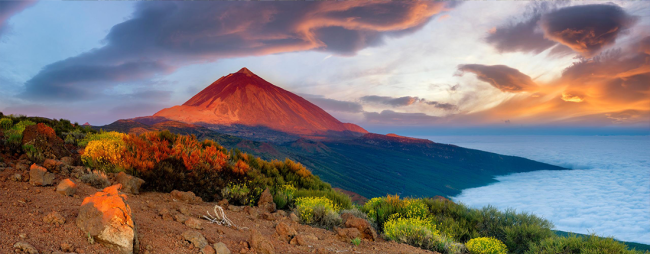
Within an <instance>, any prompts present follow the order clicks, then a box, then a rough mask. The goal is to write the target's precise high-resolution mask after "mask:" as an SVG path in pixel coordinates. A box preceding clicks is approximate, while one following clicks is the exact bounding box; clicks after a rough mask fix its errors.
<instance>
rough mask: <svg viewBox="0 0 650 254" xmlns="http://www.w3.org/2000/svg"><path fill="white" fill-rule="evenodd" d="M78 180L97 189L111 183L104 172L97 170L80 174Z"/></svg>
mask: <svg viewBox="0 0 650 254" xmlns="http://www.w3.org/2000/svg"><path fill="white" fill-rule="evenodd" d="M79 180H81V181H82V182H84V183H87V184H89V185H91V186H93V187H95V188H97V189H103V188H106V187H108V186H110V185H111V182H110V181H108V177H106V174H104V172H101V171H98V170H93V171H92V172H91V173H88V174H85V175H83V176H81V178H79Z"/></svg>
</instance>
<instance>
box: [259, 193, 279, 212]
mask: <svg viewBox="0 0 650 254" xmlns="http://www.w3.org/2000/svg"><path fill="white" fill-rule="evenodd" d="M257 206H258V207H260V208H261V209H262V211H266V212H269V213H272V212H275V210H276V206H275V203H274V202H273V195H271V191H270V190H269V188H266V190H264V192H262V195H261V196H260V200H259V201H257Z"/></svg>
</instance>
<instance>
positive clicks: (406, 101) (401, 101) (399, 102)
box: [359, 95, 420, 107]
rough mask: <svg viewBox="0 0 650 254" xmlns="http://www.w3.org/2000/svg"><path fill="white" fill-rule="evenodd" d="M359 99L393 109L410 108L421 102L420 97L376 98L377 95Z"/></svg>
mask: <svg viewBox="0 0 650 254" xmlns="http://www.w3.org/2000/svg"><path fill="white" fill-rule="evenodd" d="M359 99H360V100H361V101H362V102H366V103H376V104H383V105H388V106H391V107H401V106H408V105H412V104H413V103H416V102H418V101H419V100H420V99H419V98H418V97H412V96H404V97H389V96H376V95H368V96H363V97H361V98H359Z"/></svg>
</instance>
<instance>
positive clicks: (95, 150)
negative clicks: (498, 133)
mask: <svg viewBox="0 0 650 254" xmlns="http://www.w3.org/2000/svg"><path fill="white" fill-rule="evenodd" d="M35 124H45V125H47V126H50V127H52V128H53V129H54V130H55V132H56V135H57V136H58V137H59V138H61V139H62V140H64V141H65V144H66V146H70V148H72V150H74V151H76V150H77V148H83V149H81V150H82V151H83V152H82V153H81V155H80V156H81V161H82V163H83V164H84V165H85V166H87V167H88V168H91V169H92V170H91V171H88V170H87V171H86V174H83V175H82V176H81V177H80V180H81V181H83V182H85V183H87V184H89V185H92V186H95V187H96V188H103V187H106V186H108V185H110V181H109V180H108V177H107V174H108V173H114V172H126V173H128V174H131V175H134V176H137V177H140V178H142V179H144V180H145V181H146V183H145V184H144V185H143V186H142V187H143V189H144V190H150V191H159V192H170V191H172V190H181V191H192V192H194V193H195V194H196V195H198V196H200V197H202V198H203V200H206V201H213V200H220V199H223V198H225V199H228V200H229V202H230V203H231V204H236V205H249V206H253V205H255V204H256V203H257V200H258V199H259V197H260V195H261V193H262V192H263V191H264V190H265V189H267V188H268V189H269V190H271V192H272V195H273V200H274V202H275V203H276V205H277V207H278V208H279V209H291V210H293V211H294V212H295V213H296V214H297V215H298V217H299V219H300V221H301V222H302V223H305V224H309V225H313V226H317V227H322V228H327V229H332V228H334V227H337V226H341V224H342V218H341V217H342V216H341V215H343V214H351V215H353V216H355V217H358V218H361V219H366V220H368V221H369V222H370V224H371V225H372V226H373V227H375V229H376V230H377V231H378V233H380V234H381V235H383V236H384V237H385V238H386V239H389V240H392V241H396V242H401V243H406V244H410V245H413V246H417V247H420V248H423V249H428V250H433V251H437V252H440V253H453V254H456V253H470V254H487V253H489V254H502V253H516V254H533V253H542V254H544V253H548V254H550V253H576V254H577V253H623V254H628V253H629V254H634V253H641V252H640V251H635V250H630V249H628V247H627V246H626V245H625V244H623V243H621V242H618V241H616V240H614V239H612V238H600V237H597V236H594V235H592V236H577V235H569V236H568V237H561V236H557V235H556V234H555V233H554V232H553V231H552V230H551V229H552V228H553V225H552V224H551V222H549V221H548V220H545V219H543V218H540V217H537V216H535V215H532V214H528V213H517V212H516V211H515V210H505V211H500V210H498V209H496V208H495V207H491V206H488V207H484V208H481V209H474V208H469V207H467V206H465V205H463V204H457V203H454V202H451V201H449V200H446V199H444V198H400V197H399V196H393V195H388V196H386V197H377V198H372V199H371V200H369V201H368V202H367V203H366V204H365V205H363V206H358V205H355V204H353V203H352V201H351V200H350V197H349V196H347V195H346V194H344V193H341V192H338V191H335V190H333V189H332V188H331V186H330V185H329V184H328V183H325V182H323V181H322V180H320V178H319V177H318V176H315V175H313V174H312V173H311V172H310V171H309V170H307V168H306V167H304V166H303V165H302V164H300V163H296V162H294V161H292V160H289V159H286V160H284V161H279V160H271V161H267V160H263V159H261V158H259V157H254V156H251V155H249V154H246V153H242V152H240V151H238V150H236V149H235V150H228V149H226V148H224V147H223V146H221V145H219V144H218V143H216V142H214V141H211V140H199V139H197V138H196V137H195V136H193V135H178V134H174V133H171V132H169V131H162V132H146V133H143V134H140V135H135V134H124V133H118V132H103V131H100V132H97V131H94V130H92V129H90V128H89V127H84V126H79V125H78V124H76V123H75V124H72V123H70V122H69V121H67V120H63V119H61V120H50V119H45V118H34V117H25V116H13V115H10V116H4V115H3V114H2V113H0V143H1V144H2V145H3V151H2V152H4V153H5V154H14V153H18V154H25V155H26V157H27V158H28V159H29V160H31V161H34V162H37V161H42V160H43V159H44V157H43V154H42V153H41V151H39V149H38V148H37V147H36V146H34V145H32V144H22V143H21V142H22V139H23V132H24V130H25V128H26V127H27V126H30V125H35ZM59 142H60V141H59ZM5 156H7V155H2V156H0V161H1V160H2V159H3V158H4V157H5ZM346 217H349V216H348V215H346ZM351 243H352V244H353V245H359V244H361V240H360V239H359V238H355V239H352V240H351ZM646 253H649V252H646Z"/></svg>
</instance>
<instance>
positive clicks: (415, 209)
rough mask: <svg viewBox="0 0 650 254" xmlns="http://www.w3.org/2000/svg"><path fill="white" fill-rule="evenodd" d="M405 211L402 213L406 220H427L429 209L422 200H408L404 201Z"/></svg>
mask: <svg viewBox="0 0 650 254" xmlns="http://www.w3.org/2000/svg"><path fill="white" fill-rule="evenodd" d="M402 206H403V209H402V211H401V212H400V213H401V214H402V216H404V217H406V218H423V219H424V218H427V217H428V216H429V207H428V206H427V204H425V203H424V202H423V201H422V199H413V198H406V199H404V200H402Z"/></svg>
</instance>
